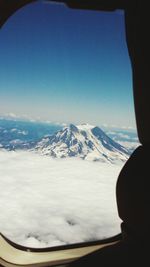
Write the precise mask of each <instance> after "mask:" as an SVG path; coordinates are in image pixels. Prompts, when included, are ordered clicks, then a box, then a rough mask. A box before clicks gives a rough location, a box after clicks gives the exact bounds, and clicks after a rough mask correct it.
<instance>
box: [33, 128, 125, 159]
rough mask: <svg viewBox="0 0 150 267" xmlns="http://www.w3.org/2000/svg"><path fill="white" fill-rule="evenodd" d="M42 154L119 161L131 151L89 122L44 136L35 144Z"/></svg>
mask: <svg viewBox="0 0 150 267" xmlns="http://www.w3.org/2000/svg"><path fill="white" fill-rule="evenodd" d="M35 150H36V151H38V152H40V153H41V154H42V155H49V156H52V157H56V158H66V157H79V158H82V159H86V160H92V161H101V162H110V163H117V162H122V161H126V160H127V159H128V157H129V152H128V150H127V149H126V148H124V147H123V146H121V145H120V144H118V143H116V142H115V141H113V140H112V139H111V138H110V137H108V136H107V135H106V134H105V133H104V132H103V131H102V130H101V129H100V128H99V127H94V126H92V125H88V124H82V125H78V126H75V125H73V124H70V125H69V126H68V127H65V128H64V129H62V130H60V131H58V132H57V133H55V134H54V135H51V136H46V137H44V138H42V139H41V140H40V141H39V142H38V143H37V144H36V146H35Z"/></svg>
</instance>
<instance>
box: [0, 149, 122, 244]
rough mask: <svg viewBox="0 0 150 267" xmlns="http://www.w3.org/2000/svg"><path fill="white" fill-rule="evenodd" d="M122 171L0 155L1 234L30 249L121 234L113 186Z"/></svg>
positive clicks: (76, 161)
mask: <svg viewBox="0 0 150 267" xmlns="http://www.w3.org/2000/svg"><path fill="white" fill-rule="evenodd" d="M120 169H121V166H115V165H112V164H105V163H98V162H88V161H83V160H80V159H51V158H49V157H46V156H45V157H44V156H40V155H37V154H34V153H31V152H25V151H24V152H23V151H17V152H14V151H10V152H8V151H4V150H1V151H0V184H1V194H0V210H1V213H0V229H1V232H2V233H3V234H4V235H6V236H7V237H8V238H10V239H11V240H13V241H14V242H17V243H19V244H22V245H25V246H31V247H48V246H57V245H63V244H71V243H77V242H86V241H91V240H98V239H102V238H106V237H110V236H112V235H115V234H117V233H119V232H120V220H119V218H118V213H117V207H116V199H115V184H116V180H117V176H118V173H119V172H120Z"/></svg>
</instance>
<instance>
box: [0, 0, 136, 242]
mask: <svg viewBox="0 0 150 267" xmlns="http://www.w3.org/2000/svg"><path fill="white" fill-rule="evenodd" d="M0 53H1V57H0V185H1V194H0V210H1V213H0V231H1V232H2V234H3V235H5V236H6V237H8V238H9V239H11V240H12V241H13V242H16V243H18V244H21V245H24V246H28V247H55V246H61V245H69V244H75V243H82V242H89V241H95V240H101V239H105V238H107V237H111V236H113V235H116V234H118V233H119V232H120V219H119V218H118V214H117V206H116V199H115V185H116V180H117V176H118V174H119V172H120V170H121V168H122V166H123V165H124V164H125V162H126V160H127V159H128V157H129V155H130V154H131V153H132V152H133V150H134V149H135V148H136V147H137V146H138V144H139V141H138V138H137V133H136V127H135V118H134V107H133V96H132V83H131V66H130V63H129V57H128V52H127V47H126V41H125V32H124V14H123V12H121V11H116V12H112V13H111V12H97V11H83V10H73V9H69V8H67V7H66V6H64V5H58V4H57V5H55V4H49V3H47V2H45V3H43V2H42V3H41V2H40V1H37V2H36V3H33V4H30V5H27V6H26V7H24V8H22V9H21V10H19V11H17V12H16V13H15V14H14V15H13V16H12V17H11V18H10V19H9V20H8V21H7V23H6V24H5V25H4V26H3V28H2V29H1V31H0Z"/></svg>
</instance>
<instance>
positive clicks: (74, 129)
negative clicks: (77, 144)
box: [69, 124, 79, 133]
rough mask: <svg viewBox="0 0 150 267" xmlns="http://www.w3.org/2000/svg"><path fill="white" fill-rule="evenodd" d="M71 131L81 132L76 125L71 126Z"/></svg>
mask: <svg viewBox="0 0 150 267" xmlns="http://www.w3.org/2000/svg"><path fill="white" fill-rule="evenodd" d="M69 129H70V131H72V132H75V133H78V132H79V130H78V128H77V127H76V126H75V125H74V124H70V125H69Z"/></svg>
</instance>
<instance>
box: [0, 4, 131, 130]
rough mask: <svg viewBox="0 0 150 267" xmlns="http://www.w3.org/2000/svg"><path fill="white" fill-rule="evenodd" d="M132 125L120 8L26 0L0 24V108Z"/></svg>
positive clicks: (46, 116) (57, 118)
mask: <svg viewBox="0 0 150 267" xmlns="http://www.w3.org/2000/svg"><path fill="white" fill-rule="evenodd" d="M8 113H13V114H16V115H18V116H27V117H29V118H30V117H32V118H34V119H36V118H38V117H39V118H41V120H50V121H59V122H67V123H68V122H73V123H83V122H88V123H92V124H97V125H102V124H108V125H117V126H120V127H122V126H127V127H128V126H132V127H135V118H134V107H133V96H132V81H131V66H130V61H129V56H128V52H127V47H126V42H125V32H124V18H123V13H122V12H120V11H117V12H115V13H108V12H97V11H95V12H92V11H77V10H71V9H68V8H66V7H65V6H63V5H54V4H52V5H51V4H43V3H40V2H38V3H34V4H31V5H28V6H26V7H25V8H23V9H21V10H20V11H18V12H17V13H15V15H13V16H12V17H11V18H10V19H9V20H8V21H7V23H6V24H5V25H4V26H3V28H2V29H1V31H0V115H4V114H8Z"/></svg>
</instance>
